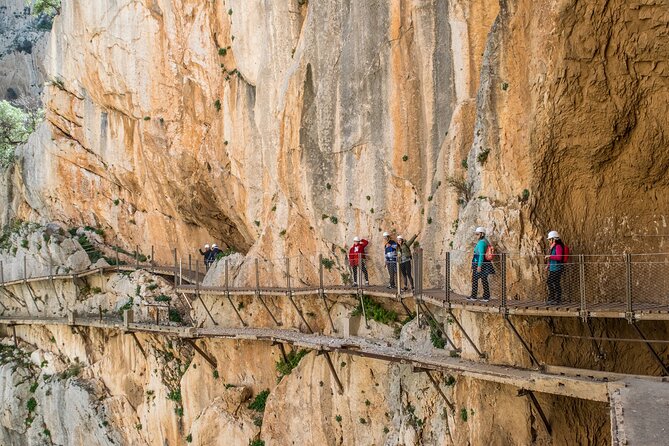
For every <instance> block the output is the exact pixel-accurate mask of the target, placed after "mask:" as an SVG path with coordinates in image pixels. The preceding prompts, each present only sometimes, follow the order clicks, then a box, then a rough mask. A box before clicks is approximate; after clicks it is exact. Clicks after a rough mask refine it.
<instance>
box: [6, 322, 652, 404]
mask: <svg viewBox="0 0 669 446" xmlns="http://www.w3.org/2000/svg"><path fill="white" fill-rule="evenodd" d="M0 324H3V325H8V326H16V325H43V326H50V325H64V326H77V327H93V328H102V329H115V330H122V331H124V332H125V333H135V332H136V333H147V334H160V335H166V336H174V337H179V338H184V339H191V340H192V339H198V338H225V339H238V340H248V341H264V342H277V343H282V344H290V345H293V346H295V347H297V348H305V349H309V350H314V351H318V352H337V353H342V354H350V355H356V356H361V357H366V358H372V359H378V360H382V361H388V362H396V363H400V364H407V365H410V366H413V367H414V368H415V369H416V370H417V371H421V370H428V371H436V372H448V373H455V374H458V375H460V376H466V377H469V378H473V379H477V380H483V381H488V382H493V383H498V384H505V385H510V386H514V387H518V388H520V389H525V390H530V391H536V392H542V393H548V394H552V395H560V396H567V397H572V398H579V399H585V400H592V401H600V402H608V398H609V392H611V391H612V390H616V389H619V388H621V387H624V383H623V382H622V379H623V378H625V377H627V376H626V375H619V374H614V373H605V372H592V371H584V370H579V369H570V368H566V367H559V368H554V369H553V370H552V373H548V372H541V371H537V370H532V369H522V368H515V367H508V366H500V365H492V364H485V363H479V362H474V361H468V360H464V359H460V358H452V357H450V356H448V355H447V354H446V353H443V354H435V353H426V352H421V351H407V350H405V349H404V348H401V347H400V346H399V345H398V344H397V343H396V342H391V341H386V340H382V341H381V340H371V339H366V338H361V337H347V338H340V337H333V336H326V335H323V334H306V333H300V332H297V331H294V330H287V329H269V328H222V327H216V328H195V327H183V326H167V325H155V324H148V323H128V324H124V322H123V321H122V320H120V319H112V318H103V319H99V318H93V317H77V318H76V319H75V320H71V319H68V318H47V317H6V316H4V317H0ZM643 379H650V380H651V381H654V380H653V379H652V378H648V377H643Z"/></svg>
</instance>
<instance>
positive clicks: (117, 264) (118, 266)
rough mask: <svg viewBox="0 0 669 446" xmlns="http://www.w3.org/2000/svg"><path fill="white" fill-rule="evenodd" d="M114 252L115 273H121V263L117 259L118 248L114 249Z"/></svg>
mask: <svg viewBox="0 0 669 446" xmlns="http://www.w3.org/2000/svg"><path fill="white" fill-rule="evenodd" d="M114 251H116V272H117V273H119V272H120V271H121V262H120V261H119V259H118V248H116V249H114Z"/></svg>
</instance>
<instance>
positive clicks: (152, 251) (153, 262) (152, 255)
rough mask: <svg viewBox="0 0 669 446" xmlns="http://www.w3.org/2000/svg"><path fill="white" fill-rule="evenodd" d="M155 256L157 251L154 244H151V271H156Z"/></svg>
mask: <svg viewBox="0 0 669 446" xmlns="http://www.w3.org/2000/svg"><path fill="white" fill-rule="evenodd" d="M154 256H155V251H154V250H153V245H151V262H150V263H149V264H150V265H151V272H153V271H155V266H156V262H155V260H154V259H155V257H154Z"/></svg>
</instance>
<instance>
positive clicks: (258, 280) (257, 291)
mask: <svg viewBox="0 0 669 446" xmlns="http://www.w3.org/2000/svg"><path fill="white" fill-rule="evenodd" d="M255 263H256V295H257V296H260V266H259V264H258V258H256V259H255Z"/></svg>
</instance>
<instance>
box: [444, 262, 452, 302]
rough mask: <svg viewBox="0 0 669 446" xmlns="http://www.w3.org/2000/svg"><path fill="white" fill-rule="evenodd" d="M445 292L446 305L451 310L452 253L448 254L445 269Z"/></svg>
mask: <svg viewBox="0 0 669 446" xmlns="http://www.w3.org/2000/svg"><path fill="white" fill-rule="evenodd" d="M444 282H445V284H444V290H445V292H446V304H447V305H448V308H449V309H450V308H451V252H450V251H449V252H447V253H446V264H445V267H444Z"/></svg>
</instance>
